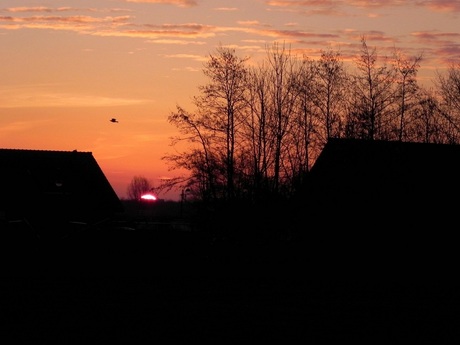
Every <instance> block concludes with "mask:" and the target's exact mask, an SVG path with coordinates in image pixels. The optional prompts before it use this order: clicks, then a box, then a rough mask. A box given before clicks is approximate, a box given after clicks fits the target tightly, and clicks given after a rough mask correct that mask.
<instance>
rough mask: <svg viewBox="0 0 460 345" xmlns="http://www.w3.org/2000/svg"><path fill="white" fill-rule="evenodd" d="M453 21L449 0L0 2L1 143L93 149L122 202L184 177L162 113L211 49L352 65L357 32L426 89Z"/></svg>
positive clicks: (459, 9)
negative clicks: (413, 65)
mask: <svg viewBox="0 0 460 345" xmlns="http://www.w3.org/2000/svg"><path fill="white" fill-rule="evenodd" d="M459 16H460V1H458V0H413V1H405V0H383V1H375V0H311V1H308V0H232V1H228V0H227V1H223V0H47V1H46V0H41V1H34V0H29V1H22V0H1V1H0V148H8V149H34V150H59V151H72V150H78V151H83V152H92V154H93V156H94V158H95V159H96V161H97V162H98V164H99V166H100V167H101V169H102V170H103V172H104V174H105V175H106V177H107V179H108V180H109V182H110V184H111V185H112V187H113V189H114V190H115V192H116V193H117V195H118V196H119V197H120V198H122V199H124V198H127V188H128V185H129V183H130V182H131V180H132V179H133V178H134V176H142V177H145V178H147V179H148V180H149V181H150V182H151V184H152V186H153V187H156V186H158V185H159V184H160V183H161V180H162V179H168V178H171V177H175V176H179V175H181V174H183V173H184V172H183V171H171V170H170V169H169V166H168V165H167V164H166V162H165V161H163V160H161V157H163V156H165V155H166V154H168V153H174V152H175V151H174V148H173V147H171V146H170V143H171V140H170V138H171V137H172V136H176V135H178V134H179V133H178V132H177V130H176V128H175V127H173V126H172V125H170V124H169V123H168V121H167V117H168V115H169V114H170V113H171V112H174V111H175V110H176V106H177V105H180V106H182V107H184V108H185V109H187V110H193V108H192V102H191V101H192V98H193V97H194V96H197V95H198V94H199V93H198V86H199V85H204V84H206V82H207V80H206V79H205V77H204V75H203V73H202V69H203V64H204V63H205V62H206V61H207V57H208V56H209V54H212V53H214V52H215V50H216V48H217V47H218V46H219V45H222V46H225V47H229V48H233V49H235V52H236V53H237V55H238V56H241V57H249V58H250V60H249V61H250V62H251V63H257V61H260V60H262V59H265V58H266V56H267V47H270V46H271V45H272V44H273V43H275V42H277V43H282V44H286V45H287V46H288V47H289V48H290V49H291V51H292V53H293V54H305V55H307V56H309V57H311V58H313V59H314V58H317V57H318V56H319V55H320V53H321V51H322V50H323V51H324V50H328V49H333V50H335V51H340V52H341V55H342V56H343V58H344V60H346V61H352V60H353V58H354V57H355V56H356V55H357V54H359V49H360V44H361V43H360V39H361V37H366V43H367V44H368V46H370V47H376V48H377V50H378V52H379V53H380V54H382V55H388V56H389V55H390V54H391V51H392V50H393V49H395V48H396V49H398V50H401V51H402V52H404V53H405V54H406V55H407V56H418V55H422V56H423V60H422V62H421V68H420V70H419V79H420V82H421V83H427V84H429V83H431V82H432V81H433V80H434V78H435V75H436V73H438V72H442V71H445V69H446V68H447V67H448V66H449V64H450V63H452V62H459V60H460V25H459ZM111 118H116V119H117V120H118V122H110V119H111ZM179 195H180V191H177V192H170V193H166V194H163V195H161V194H160V195H159V197H160V198H164V199H167V200H168V199H169V200H178V198H179Z"/></svg>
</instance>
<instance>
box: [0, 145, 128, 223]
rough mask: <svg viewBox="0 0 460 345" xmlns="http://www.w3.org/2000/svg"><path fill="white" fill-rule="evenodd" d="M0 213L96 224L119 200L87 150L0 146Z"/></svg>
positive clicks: (119, 207) (9, 217) (11, 217)
mask: <svg viewBox="0 0 460 345" xmlns="http://www.w3.org/2000/svg"><path fill="white" fill-rule="evenodd" d="M0 190H1V194H0V218H4V219H6V220H7V221H12V220H16V219H26V220H27V221H28V222H31V223H32V224H34V222H35V223H45V224H46V223H48V224H52V223H53V222H56V221H62V222H67V221H78V222H85V223H94V222H98V221H101V220H102V219H104V218H105V217H107V216H109V215H111V214H113V213H114V212H119V211H122V204H121V202H120V200H119V198H118V196H117V195H116V193H115V192H114V190H113V189H112V187H111V185H110V183H109V182H108V180H107V178H106V177H105V175H104V173H103V172H102V170H101V168H100V167H99V165H98V164H97V162H96V160H95V158H94V157H93V155H92V153H91V152H77V151H46V150H26V149H24V150H17V149H0Z"/></svg>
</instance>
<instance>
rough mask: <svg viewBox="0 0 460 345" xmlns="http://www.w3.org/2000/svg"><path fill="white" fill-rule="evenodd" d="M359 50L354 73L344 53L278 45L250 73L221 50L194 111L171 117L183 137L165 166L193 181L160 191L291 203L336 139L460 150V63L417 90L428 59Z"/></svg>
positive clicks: (245, 61)
mask: <svg viewBox="0 0 460 345" xmlns="http://www.w3.org/2000/svg"><path fill="white" fill-rule="evenodd" d="M360 47H361V48H360V51H359V54H357V56H356V58H355V59H354V61H353V63H354V68H353V69H352V70H351V71H350V70H348V69H347V68H346V66H345V63H344V59H343V57H342V55H341V53H340V51H339V50H333V49H329V50H324V51H322V52H321V56H320V58H319V59H317V60H314V59H311V58H309V57H308V56H305V55H303V56H298V55H295V54H293V53H292V52H291V50H290V48H288V47H287V46H286V45H285V44H280V43H274V44H273V45H272V46H267V48H266V58H265V59H264V60H263V61H261V62H259V63H257V64H250V63H249V62H250V61H249V58H247V57H239V56H238V55H237V54H236V52H235V50H233V49H231V48H226V47H223V46H219V47H217V48H216V50H215V52H214V53H212V54H210V55H209V57H208V60H207V61H206V62H205V64H204V67H203V73H204V75H205V76H206V77H207V78H208V83H207V84H205V85H200V86H199V87H198V91H199V94H198V95H197V96H194V97H193V98H192V103H193V105H194V108H195V110H194V111H188V110H186V109H184V108H183V107H181V106H179V105H177V106H176V110H175V111H174V112H172V113H171V114H170V115H169V116H168V121H169V123H171V124H172V125H173V126H175V127H176V128H177V130H178V132H179V134H178V135H177V136H175V137H173V138H171V145H172V146H173V147H174V148H175V149H176V152H175V153H172V154H167V155H165V156H164V157H162V159H163V160H164V161H166V162H167V164H169V165H170V166H171V169H183V170H186V171H187V172H188V173H189V174H188V175H187V176H183V177H176V178H174V179H173V180H171V181H168V183H165V184H163V185H161V186H160V187H159V189H171V188H182V189H185V188H188V189H189V190H190V191H191V193H193V195H194V197H195V198H197V199H198V200H203V201H215V200H248V201H251V202H257V201H261V200H270V199H272V198H290V197H292V196H293V195H295V194H296V193H297V192H298V191H299V189H300V188H301V187H302V186H303V185H304V183H305V181H306V179H307V177H308V172H309V170H310V168H311V167H312V165H313V164H314V162H315V160H316V158H317V157H318V155H319V154H320V152H321V150H322V148H323V147H324V145H325V144H326V142H327V141H328V139H329V138H356V139H366V140H389V141H404V142H424V143H449V144H458V143H459V140H460V63H452V64H451V65H450V66H449V67H448V69H447V72H444V73H440V72H437V74H436V79H435V80H434V81H433V86H432V87H430V88H427V87H424V86H421V85H420V84H419V83H418V81H417V73H418V70H419V68H420V63H421V62H422V54H420V55H417V56H407V55H405V54H403V52H401V51H399V50H397V49H394V53H393V55H392V56H391V57H382V56H380V55H379V54H378V52H377V49H376V48H375V47H374V48H372V47H369V46H368V44H367V42H366V38H365V37H362V38H361V46H360ZM182 144H185V145H182Z"/></svg>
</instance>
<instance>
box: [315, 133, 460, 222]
mask: <svg viewBox="0 0 460 345" xmlns="http://www.w3.org/2000/svg"><path fill="white" fill-rule="evenodd" d="M309 188H310V189H309V193H310V197H311V198H312V199H313V200H312V203H318V204H320V205H321V206H320V207H333V208H336V209H337V208H340V209H345V210H347V212H349V211H350V210H352V212H354V213H359V212H360V210H365V211H366V212H368V211H370V210H375V211H376V212H379V211H378V210H384V211H385V212H387V213H389V214H390V215H394V214H396V213H401V212H404V210H403V209H409V208H415V209H417V208H418V211H419V212H421V215H420V216H423V212H425V211H428V210H429V212H433V210H436V212H437V214H438V216H439V215H440V212H449V209H450V211H452V212H453V211H454V209H453V207H455V213H456V212H457V211H456V207H457V203H456V202H455V200H456V199H457V196H458V195H459V192H460V145H447V144H426V143H409V142H396V141H378V140H372V141H371V140H356V139H330V140H329V141H328V142H327V144H326V145H325V147H324V149H323V151H322V152H321V154H320V156H319V157H318V159H317V161H316V162H315V164H314V166H313V167H312V169H311V172H310V182H309ZM452 198H454V199H452ZM452 200H453V201H452ZM454 205H455V206H454Z"/></svg>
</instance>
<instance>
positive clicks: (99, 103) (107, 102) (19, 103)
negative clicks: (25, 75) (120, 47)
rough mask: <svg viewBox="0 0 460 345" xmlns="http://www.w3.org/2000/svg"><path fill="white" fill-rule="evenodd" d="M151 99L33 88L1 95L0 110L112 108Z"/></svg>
mask: <svg viewBox="0 0 460 345" xmlns="http://www.w3.org/2000/svg"><path fill="white" fill-rule="evenodd" d="M151 102H152V100H150V99H131V98H116V97H105V96H97V95H96V96H94V95H82V94H71V93H56V92H47V91H45V90H35V89H31V88H26V89H22V90H21V92H18V90H5V91H3V92H2V93H0V108H28V107H36V108H38V107H112V106H124V105H136V104H145V103H151Z"/></svg>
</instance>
